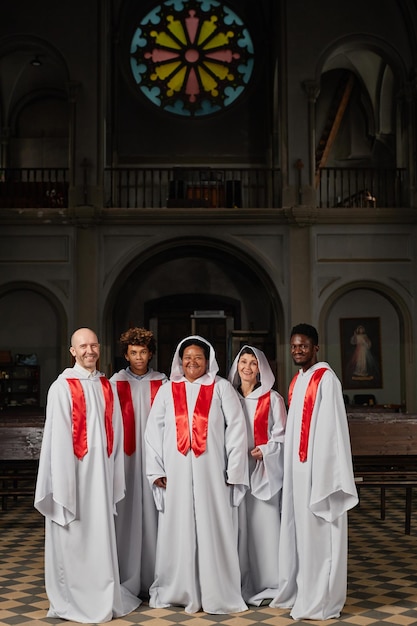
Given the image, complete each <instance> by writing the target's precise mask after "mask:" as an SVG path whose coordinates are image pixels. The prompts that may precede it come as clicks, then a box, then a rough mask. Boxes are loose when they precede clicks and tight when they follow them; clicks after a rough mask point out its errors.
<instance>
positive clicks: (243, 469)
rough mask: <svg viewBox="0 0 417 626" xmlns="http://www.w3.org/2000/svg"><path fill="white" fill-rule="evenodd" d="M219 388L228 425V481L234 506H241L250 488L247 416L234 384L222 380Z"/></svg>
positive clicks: (226, 445)
mask: <svg viewBox="0 0 417 626" xmlns="http://www.w3.org/2000/svg"><path fill="white" fill-rule="evenodd" d="M217 386H219V387H218V388H219V390H220V389H221V391H220V393H221V406H222V411H223V415H224V420H225V425H226V428H225V448H226V479H227V482H228V483H229V485H231V486H232V491H233V493H232V504H233V506H239V504H240V503H241V501H242V500H243V498H244V496H245V493H246V491H247V489H248V487H249V477H248V456H247V454H248V453H247V450H248V444H247V432H246V422H245V416H244V414H243V410H242V406H241V404H240V400H239V397H238V395H237V393H236V391H235V389H234V388H233V386H232V384H231V383H229V381H227V380H223V379H222V380H221V381H218V382H217V383H216V387H217Z"/></svg>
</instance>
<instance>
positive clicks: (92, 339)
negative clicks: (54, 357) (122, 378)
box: [70, 328, 100, 372]
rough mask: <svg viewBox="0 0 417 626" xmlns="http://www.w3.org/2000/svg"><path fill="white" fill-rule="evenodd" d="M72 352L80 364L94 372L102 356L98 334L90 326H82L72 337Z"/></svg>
mask: <svg viewBox="0 0 417 626" xmlns="http://www.w3.org/2000/svg"><path fill="white" fill-rule="evenodd" d="M70 352H71V354H72V356H73V357H74V358H75V362H76V363H77V364H78V365H80V366H81V367H83V368H84V369H86V370H88V371H89V372H94V370H95V369H96V363H97V361H98V359H99V357H100V344H99V342H98V339H97V335H96V334H95V333H94V332H93V331H92V330H90V329H89V328H80V329H79V330H77V331H75V333H74V334H73V336H72V338H71V347H70Z"/></svg>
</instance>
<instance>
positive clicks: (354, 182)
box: [317, 167, 409, 208]
mask: <svg viewBox="0 0 417 626" xmlns="http://www.w3.org/2000/svg"><path fill="white" fill-rule="evenodd" d="M318 175H319V183H318V187H317V204H318V206H319V207H320V208H331V207H378V208H388V207H391V208H396V207H407V206H408V204H409V202H408V200H407V192H406V184H407V181H406V170H405V169H404V168H390V169H387V168H345V167H323V168H321V169H320V170H319V173H318Z"/></svg>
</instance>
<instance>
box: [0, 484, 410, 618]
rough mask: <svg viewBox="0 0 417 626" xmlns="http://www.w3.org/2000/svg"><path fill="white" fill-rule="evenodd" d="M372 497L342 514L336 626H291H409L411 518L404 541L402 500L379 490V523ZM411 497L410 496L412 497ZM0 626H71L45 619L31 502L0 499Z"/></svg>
mask: <svg viewBox="0 0 417 626" xmlns="http://www.w3.org/2000/svg"><path fill="white" fill-rule="evenodd" d="M378 495H379V494H378V490H376V489H375V490H373V489H366V490H364V491H363V494H362V496H361V504H360V507H357V508H356V509H354V510H353V511H351V513H350V527H349V576H348V578H349V584H348V598H347V602H346V606H345V608H344V610H343V613H342V616H341V617H340V618H339V619H337V620H336V619H334V620H327V621H326V622H318V621H312V620H309V621H299V622H297V624H310V625H312V624H339V625H340V624H350V625H355V626H375V625H377V624H385V625H391V626H395V625H399V626H408V625H411V624H417V512H416V511H415V512H414V513H413V516H412V523H411V535H405V534H404V499H403V494H402V493H401V491H400V492H397V490H395V489H392V488H391V489H390V490H389V491H388V490H387V514H386V519H385V520H384V521H381V520H380V518H379V500H378ZM414 495H415V494H414ZM0 537H1V540H0V626H6V625H7V626H13V625H16V626H21V625H24V624H27V625H28V626H47V625H49V626H50V625H52V624H71V622H64V621H63V620H59V619H51V618H49V619H48V618H46V617H45V615H46V611H47V607H48V601H47V598H46V595H45V589H44V579H43V518H42V517H41V516H40V515H39V514H38V513H37V512H36V511H35V510H34V509H33V508H32V500H31V498H28V497H22V498H20V499H18V500H13V499H11V498H9V499H8V506H7V509H5V510H0ZM219 623H222V624H225V625H227V626H251V624H258V623H262V624H268V625H271V626H286V625H287V624H294V623H295V622H294V621H293V620H292V619H291V618H290V617H289V612H288V611H287V610H283V609H282V610H281V609H271V608H269V607H261V608H256V609H252V610H249V611H247V612H245V613H240V614H238V615H207V614H205V613H197V614H195V615H194V616H191V615H188V614H186V613H184V611H183V610H181V609H179V608H174V609H150V608H149V607H148V606H147V605H141V606H140V607H139V608H138V609H137V610H136V611H134V612H133V613H131V614H130V615H127V616H126V617H124V618H122V619H115V620H113V621H112V622H111V624H112V626H129V625H132V624H146V626H169V625H170V624H174V625H176V626H179V625H182V624H187V626H210V624H219Z"/></svg>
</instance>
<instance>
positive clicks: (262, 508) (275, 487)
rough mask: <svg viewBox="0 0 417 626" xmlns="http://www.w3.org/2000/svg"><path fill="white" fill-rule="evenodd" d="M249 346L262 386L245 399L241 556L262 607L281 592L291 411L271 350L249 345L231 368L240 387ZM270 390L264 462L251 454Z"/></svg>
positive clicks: (246, 590) (248, 594)
mask: <svg viewBox="0 0 417 626" xmlns="http://www.w3.org/2000/svg"><path fill="white" fill-rule="evenodd" d="M247 347H249V348H250V349H251V350H252V351H253V352H254V354H255V356H256V359H257V362H258V368H259V374H260V386H258V387H256V388H255V389H254V390H253V391H252V392H251V393H250V394H248V395H247V396H246V397H243V396H241V395H240V394H239V398H240V401H241V404H242V407H243V411H244V414H245V417H246V425H247V434H248V460H249V479H250V489H249V490H248V491H247V492H246V494H245V498H244V500H243V502H242V504H241V505H240V506H239V561H240V569H241V574H242V595H243V598H244V599H245V601H246V602H247V603H248V604H251V605H255V606H259V605H260V604H261V603H262V601H263V600H266V599H268V598H274V597H275V596H276V594H277V593H278V554H279V537H280V527H281V488H282V479H283V463H284V434H285V423H286V418H287V410H286V407H285V402H284V399H283V397H282V396H281V395H280V394H279V393H278V392H277V391H274V390H273V389H271V388H272V386H273V384H274V382H275V376H274V374H273V372H272V370H271V367H270V365H269V363H268V360H267V358H266V356H265V354H264V353H263V352H262V351H261V350H259V349H257V348H255V347H253V346H243V347H242V349H241V350H240V352H239V353H238V354H237V356H236V358H235V360H234V362H233V363H232V367H231V369H230V372H229V377H228V378H229V380H230V382H231V383H232V384H233V386H234V387H235V388H238V387H239V385H240V377H239V374H238V371H237V365H238V362H239V358H240V356H241V353H242V351H243V350H244V349H245V348H247ZM266 393H269V394H270V407H269V414H268V432H267V435H268V441H267V442H265V443H263V444H260V445H259V444H258V447H259V448H260V449H261V451H262V455H263V458H262V460H261V461H259V460H256V459H254V458H253V457H252V455H251V454H250V451H251V450H253V448H254V447H255V440H254V418H255V413H256V408H257V405H258V400H259V398H260V397H261V396H263V395H265V394H266Z"/></svg>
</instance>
